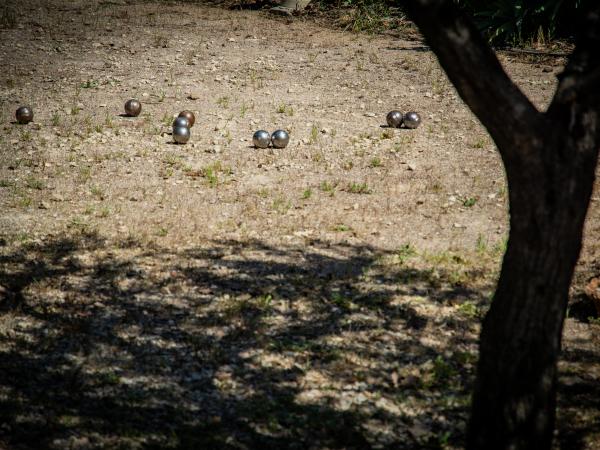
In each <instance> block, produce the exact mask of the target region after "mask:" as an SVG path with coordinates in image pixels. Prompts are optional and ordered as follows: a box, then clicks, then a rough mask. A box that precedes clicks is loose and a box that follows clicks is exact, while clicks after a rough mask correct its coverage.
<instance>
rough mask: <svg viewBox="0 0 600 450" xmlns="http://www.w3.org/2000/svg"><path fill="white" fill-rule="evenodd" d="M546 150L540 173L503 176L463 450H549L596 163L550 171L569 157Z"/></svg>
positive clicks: (558, 151) (557, 167) (554, 145)
mask: <svg viewBox="0 0 600 450" xmlns="http://www.w3.org/2000/svg"><path fill="white" fill-rule="evenodd" d="M550 145H552V144H551V143H547V144H546V148H545V150H546V151H547V153H546V157H547V158H548V159H550V160H546V161H540V164H542V165H543V166H545V169H546V171H547V173H544V174H535V172H534V173H531V175H530V176H527V175H526V176H523V174H521V173H517V176H512V180H511V175H510V174H513V173H514V171H513V170H511V168H510V167H507V168H506V169H507V173H508V174H509V186H510V193H509V195H510V204H511V220H510V225H511V229H510V236H509V241H508V247H507V251H506V255H505V257H504V261H503V265H502V271H501V274H500V279H499V282H498V286H497V289H496V293H495V296H494V300H493V302H492V305H491V308H490V310H489V312H488V314H487V315H486V318H485V321H484V323H483V327H482V333H481V340H480V360H479V364H478V372H477V381H476V385H475V391H474V396H473V404H472V412H471V421H470V424H469V431H468V442H467V448H469V449H530V450H533V449H549V448H550V447H551V443H552V437H553V430H554V422H555V406H556V405H555V401H556V400H555V399H556V379H557V359H558V356H559V354H560V343H561V335H562V325H563V321H564V315H565V311H566V307H567V301H568V292H569V287H570V284H571V278H572V275H573V270H574V268H575V265H576V263H577V259H578V257H579V252H580V247H581V238H582V230H583V225H584V220H585V215H586V211H587V207H588V203H589V199H590V196H591V190H592V186H593V179H594V172H595V166H596V163H595V160H594V161H593V162H592V161H590V163H591V164H589V166H588V167H580V166H578V165H574V164H572V163H573V162H574V161H573V160H572V161H568V162H566V163H565V164H557V162H558V161H552V158H551V156H550V155H558V154H561V153H563V151H565V152H567V153H568V152H574V151H575V149H574V148H562V149H559V148H557V143H556V142H555V143H554V144H553V147H554V148H549V146H550ZM558 145H568V144H567V143H565V142H564V141H563V142H559V143H558ZM569 163H571V164H569ZM569 166H570V167H569Z"/></svg>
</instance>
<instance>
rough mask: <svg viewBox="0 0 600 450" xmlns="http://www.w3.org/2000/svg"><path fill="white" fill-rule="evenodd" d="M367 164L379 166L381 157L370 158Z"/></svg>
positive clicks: (374, 166) (373, 166)
mask: <svg viewBox="0 0 600 450" xmlns="http://www.w3.org/2000/svg"><path fill="white" fill-rule="evenodd" d="M369 166H370V167H372V168H376V167H381V166H382V162H381V159H380V158H378V157H374V158H372V159H371V162H370V163H369Z"/></svg>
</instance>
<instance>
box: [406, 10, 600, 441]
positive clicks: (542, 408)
mask: <svg viewBox="0 0 600 450" xmlns="http://www.w3.org/2000/svg"><path fill="white" fill-rule="evenodd" d="M402 3H403V5H404V6H405V8H406V10H407V12H408V13H409V15H410V16H411V18H412V19H413V20H414V21H415V23H416V24H417V25H418V27H419V29H420V31H421V32H422V33H423V35H424V36H425V37H426V39H427V41H428V43H429V45H430V46H431V48H432V50H433V51H434V52H435V54H436V55H437V57H438V59H439V62H440V64H441V65H442V67H443V68H444V70H445V71H446V74H447V75H448V77H449V78H450V80H451V81H452V83H453V84H454V86H455V87H456V90H457V91H458V93H459V94H460V96H461V98H462V99H463V100H464V101H465V103H466V104H467V105H468V106H469V107H470V108H471V110H472V111H473V112H474V113H475V114H476V115H477V117H478V118H479V119H480V120H481V122H482V123H483V125H484V126H485V127H486V129H487V130H488V131H489V133H490V135H491V137H492V138H493V139H494V142H495V143H496V145H497V147H498V151H499V152H500V155H501V157H502V161H503V163H504V167H505V169H506V175H507V179H508V188H509V198H510V235H509V241H508V248H507V251H506V254H505V256H504V261H503V264H502V271H501V273H500V279H499V282H498V287H497V290H496V293H495V296H494V300H493V302H492V305H491V308H490V310H489V312H488V314H487V315H486V318H485V320H484V323H483V326H482V332H481V340H480V359H479V363H478V367H477V380H476V382H475V391H474V394H473V404H472V409H471V420H470V422H469V429H468V436H467V448H468V449H478V450H489V449H510V450H513V449H514V450H516V449H522V450H532V449H550V448H551V445H552V436H553V430H554V421H555V403H556V379H557V361H558V357H559V354H560V343H561V334H562V326H563V321H564V316H565V311H566V306H567V301H568V292H569V286H570V284H571V279H572V276H573V271H574V268H575V264H576V263H577V258H578V257H579V251H580V247H581V238H582V233H583V225H584V221H585V215H586V212H587V208H588V204H589V200H590V197H591V192H592V188H593V184H594V174H595V170H596V165H597V158H598V150H599V148H600V89H599V86H600V4H599V3H598V2H589V9H588V10H587V11H586V12H585V13H584V14H583V13H582V19H583V20H582V21H581V24H580V26H578V32H579V33H578V36H577V42H576V46H575V50H574V52H573V54H572V55H571V57H570V58H569V63H568V64H567V67H566V68H565V71H564V72H563V73H562V74H561V76H560V77H559V78H560V82H559V85H558V88H557V91H556V93H555V96H554V98H553V99H552V102H551V103H550V106H549V108H548V110H547V111H546V112H540V111H538V110H537V109H536V107H535V106H534V105H533V104H532V103H531V102H530V101H529V99H527V97H526V96H525V95H523V93H522V92H521V91H520V90H519V89H518V87H517V86H516V85H515V84H514V83H513V82H512V81H511V80H510V78H509V77H508V76H507V74H506V73H505V72H504V70H503V68H502V66H501V64H500V63H499V61H498V59H497V57H496V55H495V54H494V52H493V51H492V50H491V48H490V47H489V45H488V44H487V43H486V42H485V40H484V39H483V37H482V36H481V34H480V33H479V31H478V30H477V29H476V27H475V26H474V25H473V23H472V22H471V21H470V20H469V18H468V17H466V16H465V15H464V14H463V13H462V12H461V11H460V9H459V8H458V7H457V6H456V4H455V2H454V1H452V0H408V1H405V2H402ZM582 9H583V8H582Z"/></svg>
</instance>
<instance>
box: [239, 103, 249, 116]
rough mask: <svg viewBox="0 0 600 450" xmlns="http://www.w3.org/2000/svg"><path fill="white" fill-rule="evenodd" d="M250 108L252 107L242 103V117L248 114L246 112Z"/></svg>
mask: <svg viewBox="0 0 600 450" xmlns="http://www.w3.org/2000/svg"><path fill="white" fill-rule="evenodd" d="M249 109H250V107H249V106H248V105H246V103H242V106H240V117H241V118H242V119H243V118H244V117H245V116H246V113H247V112H248V110H249Z"/></svg>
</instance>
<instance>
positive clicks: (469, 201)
mask: <svg viewBox="0 0 600 450" xmlns="http://www.w3.org/2000/svg"><path fill="white" fill-rule="evenodd" d="M477 200H478V198H477V197H467V198H465V199H464V200H463V206H465V207H467V208H471V207H472V206H475V203H477Z"/></svg>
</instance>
